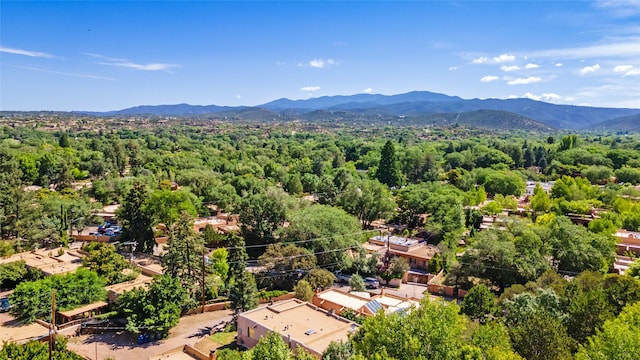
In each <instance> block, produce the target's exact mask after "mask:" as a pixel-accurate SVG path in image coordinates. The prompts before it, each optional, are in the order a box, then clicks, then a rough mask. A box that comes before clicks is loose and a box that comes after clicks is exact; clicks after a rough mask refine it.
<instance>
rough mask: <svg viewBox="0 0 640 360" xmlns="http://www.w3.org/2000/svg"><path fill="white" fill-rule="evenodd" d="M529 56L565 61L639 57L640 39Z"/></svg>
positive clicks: (542, 52) (538, 52)
mask: <svg viewBox="0 0 640 360" xmlns="http://www.w3.org/2000/svg"><path fill="white" fill-rule="evenodd" d="M528 55H529V56H531V57H533V58H539V57H553V58H564V59H583V58H595V57H597V58H601V57H637V56H638V55H640V39H630V40H627V41H621V42H616V43H605V44H597V45H592V46H585V47H577V48H566V49H549V50H542V51H534V52H532V53H530V54H528Z"/></svg>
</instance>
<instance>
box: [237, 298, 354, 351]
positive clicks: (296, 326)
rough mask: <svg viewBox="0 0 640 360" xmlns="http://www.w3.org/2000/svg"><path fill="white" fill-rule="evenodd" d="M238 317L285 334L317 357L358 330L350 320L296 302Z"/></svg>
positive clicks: (298, 301)
mask: <svg viewBox="0 0 640 360" xmlns="http://www.w3.org/2000/svg"><path fill="white" fill-rule="evenodd" d="M240 316H241V317H244V318H246V319H249V320H251V321H253V322H254V323H257V324H260V325H261V326H263V327H265V328H268V329H270V330H271V331H275V332H278V333H280V335H282V336H287V335H289V336H291V339H293V340H295V341H297V342H299V343H302V344H304V346H305V347H307V348H309V349H312V350H314V351H315V352H317V353H319V354H322V352H323V351H324V350H325V349H326V348H327V346H329V343H330V342H332V341H340V340H342V341H346V340H347V339H348V336H349V334H350V333H352V332H353V331H355V330H356V329H357V327H358V325H357V324H355V323H354V322H352V321H349V320H347V319H344V318H341V317H339V316H336V315H332V314H330V313H329V312H327V311H324V310H322V309H320V308H318V307H316V306H314V305H311V304H309V303H307V302H303V301H300V300H297V299H291V300H287V301H283V302H280V303H276V304H274V305H270V306H265V307H261V308H258V309H254V310H250V311H247V312H245V313H242V314H240Z"/></svg>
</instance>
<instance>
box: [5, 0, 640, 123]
mask: <svg viewBox="0 0 640 360" xmlns="http://www.w3.org/2000/svg"><path fill="white" fill-rule="evenodd" d="M0 17H1V19H0V20H1V21H0V24H1V25H0V34H1V35H0V110H63V111H67V110H94V111H106V110H117V109H123V108H127V107H131V106H136V105H157V104H177V103H189V104H199V105H209V104H215V105H258V104H262V103H265V102H268V101H271V100H275V99H278V98H282V97H286V98H290V99H304V98H309V97H318V96H323V95H350V94H357V93H376V94H387V95H391V94H399V93H404V92H408V91H414V90H427V91H432V92H439V93H445V94H448V95H457V96H460V97H462V98H509V97H528V98H532V99H537V100H542V101H547V102H552V103H557V104H575V105H589V106H608V107H633V108H640V0H621V1H613V0H612V1H531V2H529V1H407V2H400V1H394V2H386V1H348V2H347V1H327V2H322V1H288V2H286V1H285V2H276V1H233V2H222V1H137V2H132V1H44V2H35V1H5V0H1V3H0Z"/></svg>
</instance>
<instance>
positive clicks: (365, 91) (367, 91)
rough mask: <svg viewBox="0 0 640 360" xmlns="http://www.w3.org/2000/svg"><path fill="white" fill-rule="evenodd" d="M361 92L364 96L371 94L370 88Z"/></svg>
mask: <svg viewBox="0 0 640 360" xmlns="http://www.w3.org/2000/svg"><path fill="white" fill-rule="evenodd" d="M362 92H363V93H365V94H371V93H372V92H373V89H372V88H366V89H364V90H362Z"/></svg>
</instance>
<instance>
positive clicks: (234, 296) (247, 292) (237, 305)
mask: <svg viewBox="0 0 640 360" xmlns="http://www.w3.org/2000/svg"><path fill="white" fill-rule="evenodd" d="M248 258H249V256H248V255H247V250H246V248H245V244H244V240H243V239H242V237H240V236H238V235H235V234H232V235H230V236H229V265H230V266H229V300H230V301H231V308H232V309H233V310H234V313H235V314H239V313H241V312H244V311H247V310H251V309H253V308H255V307H256V306H258V297H257V291H258V290H257V287H256V280H255V278H254V277H253V275H252V274H251V273H250V272H248V271H247V270H246V267H247V259H248Z"/></svg>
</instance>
